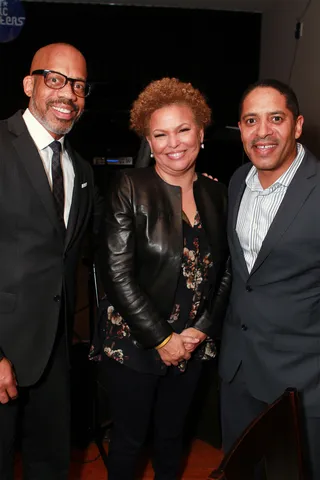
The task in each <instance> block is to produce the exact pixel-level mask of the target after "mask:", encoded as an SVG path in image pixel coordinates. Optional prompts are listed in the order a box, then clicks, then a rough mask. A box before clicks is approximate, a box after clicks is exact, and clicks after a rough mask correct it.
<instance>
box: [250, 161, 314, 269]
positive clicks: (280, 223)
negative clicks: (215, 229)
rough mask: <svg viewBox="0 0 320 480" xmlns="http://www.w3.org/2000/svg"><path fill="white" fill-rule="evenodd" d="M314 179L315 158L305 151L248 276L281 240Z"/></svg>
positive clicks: (311, 188)
mask: <svg viewBox="0 0 320 480" xmlns="http://www.w3.org/2000/svg"><path fill="white" fill-rule="evenodd" d="M316 181H317V177H316V160H315V159H314V157H312V156H311V154H310V153H307V152H306V155H305V158H304V159H303V160H302V163H301V165H300V167H299V169H298V170H297V172H296V174H295V176H294V178H293V180H292V182H291V183H290V185H289V187H288V190H287V192H286V194H285V196H284V199H283V201H282V203H281V205H280V207H279V210H278V212H277V214H276V216H275V218H274V220H273V222H272V224H271V226H270V228H269V231H268V233H267V235H266V237H265V239H264V241H263V243H262V246H261V249H260V252H259V254H258V257H257V259H256V262H255V264H254V266H253V268H252V270H251V273H250V276H251V275H253V274H254V273H255V272H256V271H257V269H258V268H259V267H260V265H261V264H262V263H263V262H264V261H265V259H266V258H267V257H268V255H269V254H270V252H271V251H272V248H273V247H274V246H275V245H276V244H277V243H278V242H279V241H280V240H281V237H282V236H283V235H284V233H285V232H286V230H287V229H288V228H289V226H290V225H291V223H292V222H293V221H294V219H295V217H296V216H297V214H298V213H299V211H300V209H301V207H302V206H303V204H304V203H305V201H306V200H307V198H308V197H309V195H310V193H311V192H312V190H313V189H314V188H315V186H316Z"/></svg>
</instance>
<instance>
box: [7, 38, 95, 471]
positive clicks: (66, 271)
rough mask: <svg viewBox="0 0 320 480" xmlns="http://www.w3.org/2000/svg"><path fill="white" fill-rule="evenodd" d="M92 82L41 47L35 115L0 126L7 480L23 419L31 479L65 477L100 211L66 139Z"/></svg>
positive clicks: (71, 56)
mask: <svg viewBox="0 0 320 480" xmlns="http://www.w3.org/2000/svg"><path fill="white" fill-rule="evenodd" d="M86 78H87V69H86V61H85V59H84V57H83V56H82V54H81V53H80V52H79V51H78V50H77V49H75V48H74V47H73V46H71V45H67V44H52V45H48V46H46V47H43V48H41V49H40V50H39V51H38V52H37V53H36V54H35V56H34V58H33V61H32V65H31V69H30V75H28V76H26V77H25V78H24V80H23V86H24V91H25V93H26V95H27V96H28V97H30V101H29V108H28V109H27V110H26V111H25V112H24V113H22V112H17V113H16V114H15V115H13V116H12V117H11V118H9V119H7V120H4V121H2V122H1V123H0V192H1V193H0V196H1V201H0V221H1V234H0V258H1V272H0V284H1V287H0V478H1V480H9V479H13V444H14V440H15V437H16V431H17V428H16V427H17V418H18V416H20V415H21V449H22V458H23V465H24V470H25V478H28V479H29V480H60V479H61V480H62V479H63V480H66V479H67V475H68V466H69V423H70V414H69V409H70V407H69V362H68V343H69V340H70V339H71V338H72V321H73V314H74V298H75V276H76V270H77V266H78V262H79V255H80V250H81V246H82V239H83V238H84V235H85V232H86V231H87V227H88V225H89V224H91V226H92V227H93V228H96V226H97V224H98V218H99V210H101V203H100V200H99V197H98V195H97V192H96V190H95V188H94V182H93V173H92V170H91V167H90V165H89V164H88V163H87V162H85V161H84V160H83V159H82V158H81V157H80V156H79V155H78V154H77V153H76V152H75V151H74V150H73V149H72V148H71V146H70V145H69V143H68V141H67V139H66V138H65V134H66V133H68V132H69V131H70V130H71V128H72V126H73V124H74V123H75V122H76V121H77V120H78V119H79V118H80V116H81V114H82V112H83V109H84V104H85V96H86V95H87V94H88V92H89V86H88V85H87V82H86ZM93 224H94V225H95V227H94V226H93Z"/></svg>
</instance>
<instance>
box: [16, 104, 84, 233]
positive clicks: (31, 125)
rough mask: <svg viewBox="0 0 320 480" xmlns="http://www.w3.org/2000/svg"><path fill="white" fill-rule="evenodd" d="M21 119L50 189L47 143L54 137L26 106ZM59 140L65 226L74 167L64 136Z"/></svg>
mask: <svg viewBox="0 0 320 480" xmlns="http://www.w3.org/2000/svg"><path fill="white" fill-rule="evenodd" d="M23 120H24V121H25V124H26V126H27V129H28V131H29V133H30V135H31V137H32V140H33V141H34V143H35V145H36V147H37V149H38V152H39V155H40V158H41V160H42V163H43V168H44V170H45V172H46V175H47V178H48V182H49V185H50V188H51V190H52V174H51V163H52V155H53V151H52V149H51V148H50V147H49V145H50V143H52V142H53V141H54V138H53V137H52V136H51V135H50V133H49V132H48V131H47V130H46V129H45V128H44V127H43V126H42V125H41V123H40V122H39V121H38V120H37V119H36V118H35V117H34V116H33V115H32V113H31V112H30V110H29V109H28V108H27V110H26V111H25V112H24V114H23ZM59 142H60V143H61V152H62V153H61V168H62V172H63V183H64V223H65V225H66V227H67V225H68V219H69V214H70V208H71V202H72V194H73V185H74V168H73V164H72V160H71V158H70V157H69V155H68V152H67V151H66V150H65V148H64V137H62V138H60V140H59Z"/></svg>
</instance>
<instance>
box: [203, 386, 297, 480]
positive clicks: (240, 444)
mask: <svg viewBox="0 0 320 480" xmlns="http://www.w3.org/2000/svg"><path fill="white" fill-rule="evenodd" d="M301 442H302V440H301V433H300V406H299V398H298V394H297V391H296V390H295V389H287V390H286V391H285V392H284V393H283V394H282V395H281V397H279V398H278V399H277V400H276V401H275V402H274V403H272V404H271V405H270V406H269V407H268V408H267V409H266V410H265V411H264V412H263V413H262V414H261V415H260V416H259V417H258V418H256V419H255V420H254V421H253V422H252V423H251V424H250V425H249V426H248V427H247V429H246V430H245V431H244V433H243V434H242V435H241V437H240V438H239V439H238V440H237V441H236V442H235V444H234V445H233V447H232V448H231V450H230V451H229V452H228V453H227V454H226V456H225V457H224V459H223V460H222V462H221V464H220V466H219V467H218V468H217V469H216V470H214V471H213V472H212V473H211V474H210V476H209V479H216V480H255V479H256V478H259V479H260V478H262V479H264V480H306V477H305V474H304V466H303V455H302V448H301ZM257 471H258V472H259V477H257Z"/></svg>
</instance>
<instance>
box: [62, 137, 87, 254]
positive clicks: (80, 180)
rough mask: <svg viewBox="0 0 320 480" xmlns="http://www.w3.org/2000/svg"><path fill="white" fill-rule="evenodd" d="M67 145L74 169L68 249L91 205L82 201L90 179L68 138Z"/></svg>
mask: <svg viewBox="0 0 320 480" xmlns="http://www.w3.org/2000/svg"><path fill="white" fill-rule="evenodd" d="M65 145H66V149H67V151H68V155H69V157H70V159H71V160H72V164H73V169H74V184H73V193H72V202H71V208H70V213H69V219H68V225H67V234H66V240H65V249H67V248H70V246H71V245H72V242H73V241H74V240H75V239H76V238H77V235H78V232H79V230H80V228H81V227H82V226H83V225H84V216H85V215H86V213H87V212H88V208H89V207H88V203H87V202H84V201H82V198H84V197H85V196H86V195H87V191H88V188H89V185H88V183H87V182H88V179H87V178H86V176H85V175H84V174H83V171H82V169H81V167H80V164H79V162H78V161H77V158H76V154H75V152H74V151H73V150H72V148H71V147H70V145H69V144H68V142H67V140H66V142H65Z"/></svg>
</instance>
